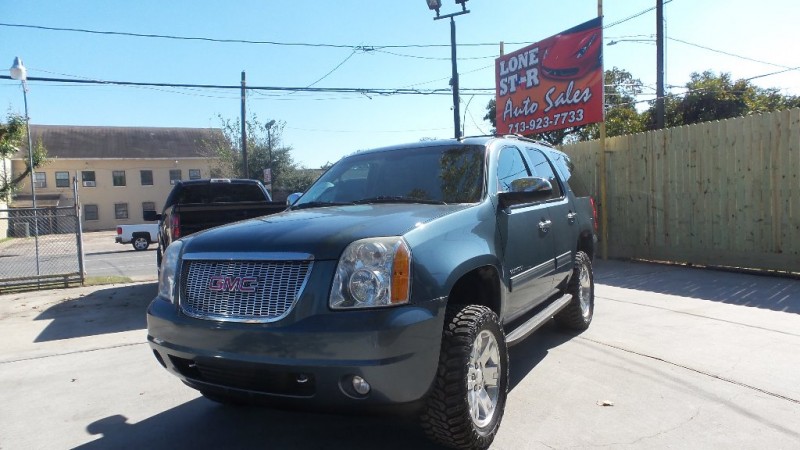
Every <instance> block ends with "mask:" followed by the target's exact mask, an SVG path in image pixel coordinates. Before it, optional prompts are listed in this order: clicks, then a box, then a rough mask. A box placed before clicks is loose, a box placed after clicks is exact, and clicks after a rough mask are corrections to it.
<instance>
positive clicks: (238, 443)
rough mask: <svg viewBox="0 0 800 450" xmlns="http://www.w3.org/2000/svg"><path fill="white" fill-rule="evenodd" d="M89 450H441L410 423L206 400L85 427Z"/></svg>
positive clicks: (116, 416)
mask: <svg viewBox="0 0 800 450" xmlns="http://www.w3.org/2000/svg"><path fill="white" fill-rule="evenodd" d="M86 430H87V432H88V433H90V434H92V435H100V436H102V437H100V438H99V439H96V440H94V441H92V442H89V443H86V444H84V445H81V446H78V447H75V448H76V449H81V450H91V449H98V450H99V449H103V450H105V449H108V448H114V449H124V448H130V449H143V448H146V449H149V450H160V449H164V450H172V449H175V448H194V449H220V448H231V449H234V448H235V449H247V448H254V449H255V448H272V449H283V448H292V449H331V450H336V449H342V450H345V449H347V450H350V449H354V448H356V449H361V448H364V449H368V448H369V449H377V448H380V449H381V450H391V449H403V450H405V449H408V448H413V449H420V450H427V449H431V450H432V449H438V448H441V447H437V446H435V445H434V444H432V443H430V442H429V441H428V440H427V439H426V438H425V435H424V434H423V433H422V431H420V430H419V429H418V426H417V424H416V423H415V422H414V421H413V420H411V419H406V418H401V419H397V418H394V417H382V416H379V417H375V416H346V415H326V414H314V413H305V412H297V411H285V410H274V409H266V408H259V407H233V406H223V405H218V404H216V403H214V402H211V401H209V400H206V399H205V398H202V397H201V398H197V399H195V400H192V401H189V402H187V403H184V404H182V405H180V406H177V407H175V408H172V409H170V410H167V411H164V412H162V413H159V414H157V415H154V416H152V417H149V418H147V419H145V420H143V421H141V422H138V423H134V424H131V423H128V419H127V418H126V417H125V416H121V415H114V416H109V417H106V418H104V419H101V420H98V421H95V422H93V423H91V424H89V425H88V426H87V427H86Z"/></svg>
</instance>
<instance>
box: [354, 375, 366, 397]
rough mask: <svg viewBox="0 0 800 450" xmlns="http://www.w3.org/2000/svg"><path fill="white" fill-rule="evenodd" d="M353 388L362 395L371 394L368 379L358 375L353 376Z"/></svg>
mask: <svg viewBox="0 0 800 450" xmlns="http://www.w3.org/2000/svg"><path fill="white" fill-rule="evenodd" d="M353 389H355V391H356V392H358V393H359V394H361V395H367V394H369V390H370V386H369V383H367V380H365V379H363V378H361V377H360V376H358V375H356V376H354V377H353Z"/></svg>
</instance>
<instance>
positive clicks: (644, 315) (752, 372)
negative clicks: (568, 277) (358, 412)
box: [0, 252, 800, 450]
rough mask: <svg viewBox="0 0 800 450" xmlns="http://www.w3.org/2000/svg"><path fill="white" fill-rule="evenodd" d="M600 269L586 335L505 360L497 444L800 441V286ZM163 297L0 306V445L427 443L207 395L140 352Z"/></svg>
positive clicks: (365, 424)
mask: <svg viewBox="0 0 800 450" xmlns="http://www.w3.org/2000/svg"><path fill="white" fill-rule="evenodd" d="M146 253H147V252H146ZM125 254H126V255H127V252H126V253H125ZM596 274H597V282H598V284H597V289H596V295H597V307H596V311H595V318H594V322H593V324H592V326H591V327H590V328H589V330H587V331H586V332H584V333H582V334H580V335H578V336H571V335H569V334H563V333H560V332H558V331H556V330H555V328H554V327H553V326H550V325H548V326H545V327H544V328H543V329H541V330H539V331H538V332H537V333H535V334H533V335H532V336H530V337H529V338H528V339H527V340H526V341H525V342H523V343H522V344H520V345H518V346H515V347H513V348H512V349H511V354H510V364H511V391H510V393H509V397H508V404H507V408H506V412H505V416H504V418H503V423H502V426H501V430H500V433H499V434H498V436H497V439H496V440H495V443H494V444H493V448H496V449H553V448H556V449H567V448H570V449H574V448H578V449H583V448H586V449H588V448H610V449H618V448H621V449H642V448H647V449H650V448H681V449H684V448H701V449H708V448H720V449H723V448H724V449H730V448H736V449H739V448H745V449H764V448H770V449H773V448H775V449H777V448H784V449H789V448H798V447H800V426H799V425H798V424H800V383H798V382H797V380H798V372H799V371H800V351H798V349H800V280H792V279H782V278H773V277H759V276H751V275H741V274H732V273H725V272H716V271H706V270H699V269H688V268H681V267H670V266H660V265H651V264H637V263H621V262H613V261H605V262H598V264H597V271H596ZM155 292H156V285H155V283H135V284H127V285H118V286H102V287H95V288H76V289H69V290H60V291H50V292H35V293H26V294H10V295H4V296H0V335H2V336H3V337H4V343H3V345H2V347H0V402H1V403H2V407H1V408H0V448H2V449H31V448H42V449H50V448H52V449H63V448H79V449H108V448H115V449H116V448H131V449H142V448H147V449H165V450H166V449H175V448H198V449H212V448H214V449H216V448H269V449H281V448H293V449H294V448H300V449H361V448H365V449H367V448H368V449H373V448H381V449H384V450H389V449H408V448H414V449H427V448H433V447H432V446H431V445H430V444H429V443H428V442H427V441H426V440H425V438H424V437H423V436H422V435H421V434H420V433H419V432H418V431H417V429H416V427H415V425H414V423H412V422H409V421H405V420H397V419H393V418H385V417H353V416H336V415H320V414H307V413H302V412H285V411H274V410H268V409H259V408H238V409H237V408H228V407H223V406H219V405H216V404H214V403H212V402H210V401H207V400H205V399H203V398H201V397H199V395H198V394H197V392H195V391H193V390H192V389H189V388H187V387H185V386H184V385H182V384H181V383H180V382H179V381H178V380H177V379H176V378H174V377H172V376H171V375H169V374H168V373H167V372H166V371H164V370H163V369H162V368H161V367H160V366H159V365H158V364H157V363H156V361H155V358H153V356H152V353H151V351H150V349H149V348H148V346H147V345H146V344H145V337H146V331H145V319H144V308H145V307H146V305H147V303H148V302H149V300H150V299H151V298H152V297H153V296H154V295H155Z"/></svg>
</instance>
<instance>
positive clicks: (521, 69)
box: [495, 17, 603, 135]
mask: <svg viewBox="0 0 800 450" xmlns="http://www.w3.org/2000/svg"><path fill="white" fill-rule="evenodd" d="M495 76H496V80H497V86H496V100H497V116H496V119H497V121H496V123H497V133H498V134H522V135H530V134H537V133H542V132H545V131H553V130H558V129H561V128H567V127H574V126H578V125H586V124H590V123H595V122H601V121H602V120H603V21H602V18H600V17H598V18H596V19H593V20H590V21H588V22H586V23H583V24H581V25H578V26H576V27H574V28H571V29H569V30H566V31H564V32H562V33H560V34H557V35H555V36H551V37H549V38H547V39H545V40H543V41H540V42H537V43H535V44H532V45H529V46H528V47H525V48H523V49H520V50H517V51H515V52H513V53H509V54H507V55H503V56H501V57H499V58H497V59H496V60H495Z"/></svg>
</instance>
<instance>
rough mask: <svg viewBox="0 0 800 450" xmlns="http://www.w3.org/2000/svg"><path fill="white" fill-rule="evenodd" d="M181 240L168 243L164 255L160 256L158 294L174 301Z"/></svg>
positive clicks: (181, 246)
mask: <svg viewBox="0 0 800 450" xmlns="http://www.w3.org/2000/svg"><path fill="white" fill-rule="evenodd" d="M182 248H183V242H182V241H175V242H173V243H172V244H169V247H167V251H166V252H164V257H163V258H161V274H159V276H158V295H159V296H161V297H163V298H165V299H167V300H169V301H170V302H172V303H175V276H176V275H177V273H178V262H179V261H180V254H181V249H182Z"/></svg>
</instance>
